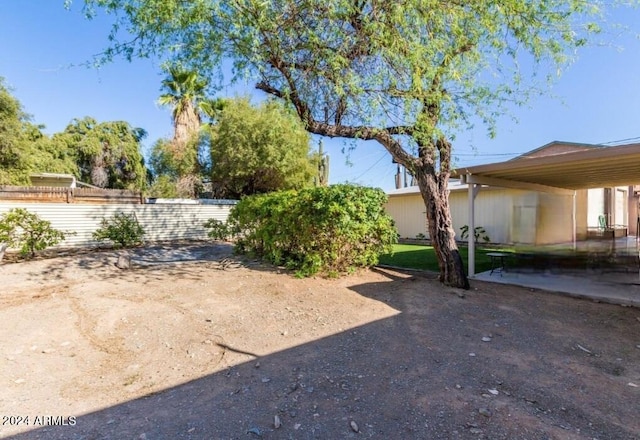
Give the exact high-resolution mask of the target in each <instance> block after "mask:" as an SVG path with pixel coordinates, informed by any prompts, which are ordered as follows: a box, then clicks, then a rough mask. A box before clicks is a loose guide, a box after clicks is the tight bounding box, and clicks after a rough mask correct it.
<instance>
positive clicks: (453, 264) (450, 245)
mask: <svg viewBox="0 0 640 440" xmlns="http://www.w3.org/2000/svg"><path fill="white" fill-rule="evenodd" d="M416 174H417V175H416V176H415V177H416V180H417V181H418V187H419V188H420V194H421V195H422V199H423V200H424V204H425V206H426V208H427V211H426V212H427V221H428V228H429V237H430V238H431V244H432V245H433V249H434V250H435V252H436V256H437V257H438V264H439V266H440V282H442V283H443V284H445V285H447V286H452V287H458V288H461V289H468V288H469V279H468V278H467V275H466V273H465V270H464V265H463V262H462V257H460V252H459V251H458V246H457V245H456V241H455V231H454V229H453V224H452V221H451V211H450V209H449V190H448V188H447V186H448V183H449V174H448V173H443V172H441V173H440V174H439V175H434V174H433V173H429V172H422V171H421V170H418V172H417V173H416Z"/></svg>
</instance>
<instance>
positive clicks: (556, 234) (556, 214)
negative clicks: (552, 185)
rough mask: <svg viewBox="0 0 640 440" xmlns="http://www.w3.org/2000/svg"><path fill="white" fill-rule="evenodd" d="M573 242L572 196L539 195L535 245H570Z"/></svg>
mask: <svg viewBox="0 0 640 440" xmlns="http://www.w3.org/2000/svg"><path fill="white" fill-rule="evenodd" d="M572 240H573V196H561V195H557V194H549V193H539V198H538V224H537V227H536V241H535V244H537V245H543V244H557V243H570V242H571V241H572Z"/></svg>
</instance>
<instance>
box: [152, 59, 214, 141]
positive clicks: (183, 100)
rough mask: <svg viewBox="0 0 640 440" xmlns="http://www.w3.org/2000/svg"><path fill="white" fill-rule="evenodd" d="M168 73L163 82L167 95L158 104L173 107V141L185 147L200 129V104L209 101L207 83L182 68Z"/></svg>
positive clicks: (190, 71) (195, 73)
mask: <svg viewBox="0 0 640 440" xmlns="http://www.w3.org/2000/svg"><path fill="white" fill-rule="evenodd" d="M167 73H168V74H169V76H168V77H167V78H165V79H164V80H163V81H162V88H163V90H164V91H165V93H164V94H162V95H160V99H158V103H159V104H160V105H166V106H171V107H173V112H172V116H173V129H174V132H173V141H174V142H175V143H177V144H181V145H182V146H185V145H186V144H187V143H188V142H189V140H190V139H191V138H192V137H193V136H194V134H196V133H198V130H199V129H200V124H201V121H202V119H201V117H200V104H201V103H202V102H205V101H206V100H207V99H206V95H205V90H206V88H207V81H206V80H205V79H203V78H201V77H200V75H199V74H198V72H195V71H193V70H187V69H184V68H182V67H180V66H171V67H169V68H168V69H167Z"/></svg>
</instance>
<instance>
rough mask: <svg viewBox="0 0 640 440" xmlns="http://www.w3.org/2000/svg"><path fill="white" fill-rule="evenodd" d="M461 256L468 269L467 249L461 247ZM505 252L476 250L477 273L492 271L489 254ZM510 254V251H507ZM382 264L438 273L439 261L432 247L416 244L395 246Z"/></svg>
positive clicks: (381, 258) (485, 249)
mask: <svg viewBox="0 0 640 440" xmlns="http://www.w3.org/2000/svg"><path fill="white" fill-rule="evenodd" d="M458 249H459V250H460V255H461V256H462V261H463V263H464V267H465V270H466V269H467V262H468V259H467V256H468V255H469V253H468V249H467V247H466V246H465V247H463V246H460V247H459V248H458ZM496 251H500V252H505V250H504V249H488V248H480V249H479V248H476V270H475V272H476V273H480V272H484V271H487V270H491V259H490V258H489V257H487V256H486V253H487V252H496ZM507 252H508V251H507ZM380 264H386V265H389V266H396V267H406V268H410V269H423V270H431V271H434V272H438V271H439V269H438V260H437V259H436V254H435V252H434V250H433V247H432V246H423V245H415V244H394V245H393V253H392V254H385V255H381V256H380Z"/></svg>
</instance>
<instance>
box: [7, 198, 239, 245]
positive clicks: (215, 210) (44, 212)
mask: <svg viewBox="0 0 640 440" xmlns="http://www.w3.org/2000/svg"><path fill="white" fill-rule="evenodd" d="M233 206H234V205H233V204H230V203H228V204H218V205H179V204H177V205H132V204H109V205H90V204H78V205H76V204H64V203H15V202H1V203H0V215H2V214H4V213H5V212H7V211H9V210H10V209H12V208H25V209H27V210H28V211H29V212H32V213H34V214H37V215H38V216H39V217H40V218H41V219H43V220H48V221H50V222H51V226H52V227H53V228H56V229H60V230H62V231H65V232H67V231H70V232H75V234H73V235H71V234H68V236H67V238H66V239H65V240H64V241H63V242H62V243H60V244H58V245H57V246H58V247H78V246H96V245H98V244H99V242H97V241H95V240H93V238H92V237H91V235H92V233H93V232H94V231H95V230H96V229H98V228H99V227H100V221H101V220H102V218H103V217H106V218H108V217H111V216H112V215H113V214H115V213H116V212H123V213H126V214H131V213H133V214H135V215H136V217H137V219H138V222H140V224H141V225H142V226H143V228H144V229H145V232H146V233H145V236H144V239H145V240H148V241H164V240H204V239H206V238H207V233H206V230H205V228H204V227H203V226H202V224H203V223H204V222H205V221H206V220H208V219H210V218H215V219H218V220H220V221H226V219H227V217H228V215H229V211H230V210H231V208H232V207H233Z"/></svg>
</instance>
